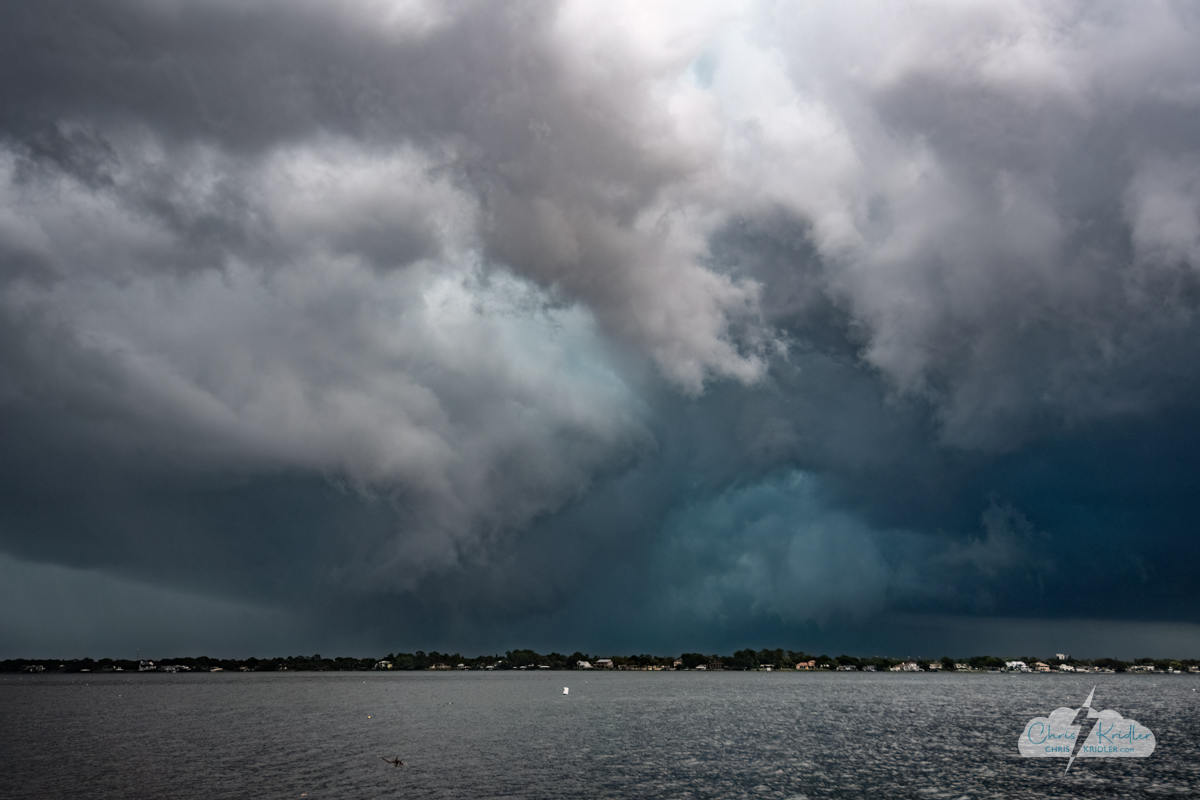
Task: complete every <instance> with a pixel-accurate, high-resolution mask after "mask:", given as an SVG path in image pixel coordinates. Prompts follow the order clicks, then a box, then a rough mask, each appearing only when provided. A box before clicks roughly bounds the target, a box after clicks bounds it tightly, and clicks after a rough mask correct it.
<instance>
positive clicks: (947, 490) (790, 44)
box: [0, 0, 1200, 657]
mask: <svg viewBox="0 0 1200 800" xmlns="http://www.w3.org/2000/svg"><path fill="white" fill-rule="evenodd" d="M0 53H2V54H3V55H2V56H0V58H3V62H4V67H5V68H4V69H2V70H0V657H17V656H62V657H70V656H85V655H90V656H93V657H101V656H120V657H132V655H133V654H134V653H135V652H136V648H141V652H142V653H148V654H155V655H158V656H160V657H162V656H168V655H187V654H200V653H208V654H213V655H244V656H248V655H259V656H264V655H273V654H277V653H312V652H321V653H324V654H327V655H328V654H334V653H342V654H364V655H370V654H383V653H387V652H392V651H414V650H418V649H422V650H431V649H439V650H447V649H449V650H461V651H462V652H464V653H476V652H491V651H495V650H499V651H503V650H506V649H510V648H514V647H533V648H535V649H542V650H551V649H557V650H560V651H564V652H571V651H573V650H575V649H583V650H588V651H590V652H655V653H664V654H666V653H672V652H679V651H682V650H703V651H707V652H718V651H719V652H729V651H731V650H733V649H736V648H740V647H745V646H752V647H764V646H765V647H785V648H789V649H796V650H799V649H804V650H808V651H810V652H830V653H836V652H851V653H854V654H858V655H875V654H881V655H897V656H906V655H924V656H934V655H936V656H941V655H945V654H950V655H954V656H967V655H972V654H976V653H983V652H988V653H994V654H998V655H1003V654H1018V653H1020V654H1025V653H1043V654H1044V653H1052V652H1062V651H1063V650H1070V651H1071V652H1073V653H1076V654H1079V655H1097V656H1099V655H1116V656H1121V657H1132V656H1138V655H1165V654H1176V655H1179V656H1191V657H1196V656H1200V604H1198V603H1197V592H1198V590H1200V577H1198V576H1200V538H1198V537H1197V519H1198V517H1200V491H1198V490H1197V487H1198V485H1200V417H1198V416H1197V411H1198V410H1200V316H1198V315H1200V12H1198V11H1197V10H1196V7H1195V6H1194V5H1193V4H1190V3H1184V2H1178V3H1173V2H1154V1H1153V0H1151V1H1149V2H1141V3H1109V2H1104V1H1103V0H1101V1H1100V2H1095V1H1088V2H1060V1H1057V0H1056V1H1055V2H1031V1H1022V0H986V2H985V1H984V0H977V1H976V2H948V1H947V2H898V3H886V4H885V3H875V2H846V1H845V0H838V1H837V2H778V1H777V0H770V1H768V0H763V1H762V2H754V1H753V0H747V1H746V2H705V0H686V1H685V0H680V1H679V2H655V3H646V2H643V1H642V0H624V1H621V0H603V2H601V0H563V2H545V1H544V0H536V2H535V1H533V0H530V2H521V1H519V0H518V1H517V2H504V3H497V2H484V1H483V0H480V1H479V2H470V1H469V0H447V2H438V1H437V0H355V1H354V2H339V3H332V2H321V1H320V0H262V2H255V3H246V2H243V1H242V0H190V1H189V0H105V1H104V2H94V1H91V0H74V1H72V0H11V1H10V2H6V3H4V4H3V5H2V6H0Z"/></svg>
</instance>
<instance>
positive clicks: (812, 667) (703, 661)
mask: <svg viewBox="0 0 1200 800" xmlns="http://www.w3.org/2000/svg"><path fill="white" fill-rule="evenodd" d="M1018 665H1020V666H1018ZM587 669H600V670H605V669H611V670H619V671H628V670H636V671H660V670H698V671H699V670H704V671H719V670H759V671H785V670H790V671H821V670H825V671H841V672H860V671H861V672H884V671H891V672H951V671H953V672H1004V671H1010V672H1011V671H1017V672H1053V673H1062V672H1114V673H1116V672H1152V673H1180V674H1184V673H1190V674H1200V660H1198V659H1172V658H1157V659H1156V658H1138V659H1134V660H1133V661H1122V660H1119V659H1115V658H1097V659H1077V658H1072V657H1071V656H1069V655H1066V654H1063V653H1056V654H1055V655H1054V656H1030V655H1024V656H1014V657H1005V658H1000V657H997V656H974V657H971V658H964V659H953V658H950V657H949V656H946V657H943V658H937V659H913V658H905V659H901V658H886V657H882V656H875V657H872V658H859V657H856V656H849V655H840V656H836V657H831V656H828V655H811V654H808V653H805V652H802V651H794V650H749V649H747V650H738V651H737V652H735V653H734V654H733V655H724V656H723V655H715V654H714V655H706V654H703V653H683V654H682V655H680V656H653V655H630V656H619V655H613V656H599V655H589V654H585V653H582V652H578V651H577V652H575V653H572V654H571V655H563V654H561V653H547V654H542V653H537V652H534V651H533V650H509V651H508V652H506V653H504V655H499V654H493V655H482V656H474V657H466V656H463V655H460V654H459V653H439V652H437V651H433V652H429V653H426V652H423V651H420V650H418V651H417V652H415V653H389V654H387V655H386V656H381V657H379V658H346V657H341V658H325V657H323V656H321V655H320V654H319V653H318V654H316V655H311V656H287V657H283V656H279V657H275V658H246V659H235V658H210V657H208V656H197V657H191V656H188V657H172V658H160V659H154V660H149V659H143V660H138V659H120V658H117V659H114V658H102V659H99V660H94V659H91V658H82V659H57V658H31V659H22V658H17V659H8V660H5V661H0V672H27V673H52V672H282V671H296V672H360V671H370V670H376V671H378V670H384V671H389V670H390V671H413V670H448V671H449V670H464V671H466V670H587Z"/></svg>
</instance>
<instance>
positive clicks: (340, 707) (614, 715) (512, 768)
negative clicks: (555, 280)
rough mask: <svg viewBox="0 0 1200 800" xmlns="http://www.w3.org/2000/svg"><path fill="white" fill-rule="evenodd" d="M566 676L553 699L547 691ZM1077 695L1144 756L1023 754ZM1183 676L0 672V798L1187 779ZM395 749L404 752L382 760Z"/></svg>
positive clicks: (1104, 793)
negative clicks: (1111, 719) (1134, 731)
mask: <svg viewBox="0 0 1200 800" xmlns="http://www.w3.org/2000/svg"><path fill="white" fill-rule="evenodd" d="M563 686H570V688H571V692H570V695H569V696H566V697H564V696H563V694H562V689H563ZM1092 686H1096V687H1097V689H1096V702H1095V705H1096V706H1097V707H1100V708H1113V709H1115V710H1117V711H1120V712H1121V713H1122V714H1123V715H1124V716H1125V717H1128V718H1132V719H1136V720H1138V721H1139V722H1141V723H1142V724H1144V725H1147V726H1148V727H1150V728H1151V730H1153V731H1154V733H1155V736H1156V739H1157V742H1158V747H1157V749H1156V751H1155V752H1154V754H1153V755H1152V756H1150V757H1149V758H1146V759H1113V760H1101V759H1090V760H1084V761H1077V762H1076V764H1075V766H1074V767H1072V769H1071V771H1070V773H1069V774H1067V775H1064V774H1063V769H1064V767H1065V765H1066V762H1065V761H1062V760H1059V759H1023V758H1020V757H1019V755H1018V753H1017V737H1018V736H1019V735H1020V733H1021V731H1022V729H1023V728H1024V726H1025V723H1026V722H1027V721H1028V720H1029V719H1030V718H1032V717H1034V716H1043V715H1045V714H1047V713H1049V712H1050V711H1051V710H1053V709H1054V708H1056V707H1058V706H1070V707H1077V706H1079V705H1080V704H1081V702H1082V701H1083V699H1084V698H1085V697H1086V696H1087V693H1088V691H1089V690H1090V689H1091V688H1092ZM1196 689H1200V677H1196V676H1190V675H1172V676H1166V675H1164V676H1142V675H1136V676H1134V675H1101V676H1090V677H1085V676H1069V675H994V674H982V675H930V674H920V675H897V674H887V673H884V674H864V673H841V674H838V673H810V674H804V673H801V674H796V673H789V672H773V673H763V672H752V673H729V672H726V673H719V672H718V673H707V674H706V673H703V672H681V673H671V672H664V673H598V672H588V673H582V672H465V673H428V672H422V673H251V674H231V673H201V674H194V673H193V674H188V673H180V674H174V675H169V674H153V673H150V674H128V673H125V674H122V673H117V674H97V673H91V674H77V675H6V676H3V677H2V678H0V797H5V798H13V799H14V800H16V799H17V798H54V797H95V798H185V797H186V798H244V797H281V798H282V797H309V798H377V797H406V798H411V797H447V798H451V797H454V798H457V797H488V798H492V797H495V798H504V797H511V798H593V797H595V798H626V797H630V798H668V797H669V798H741V797H746V798H862V797H869V798H876V797H877V798H902V797H913V798H963V797H967V798H998V799H999V798H1006V799H1007V798H1124V797H1128V798H1142V797H1147V796H1183V797H1190V796H1200V757H1198V756H1200V752H1198V749H1197V742H1198V741H1200V738H1198V737H1200V721H1198V719H1197V714H1196V712H1197V704H1198V703H1200V693H1198V692H1197V691H1196ZM397 755H398V756H399V757H400V758H402V759H403V760H404V762H405V764H406V766H404V767H400V768H395V767H392V766H389V765H388V764H385V763H383V761H382V759H383V758H384V757H387V758H393V757H395V756H397Z"/></svg>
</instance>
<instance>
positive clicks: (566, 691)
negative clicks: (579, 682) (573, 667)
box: [563, 686, 571, 694]
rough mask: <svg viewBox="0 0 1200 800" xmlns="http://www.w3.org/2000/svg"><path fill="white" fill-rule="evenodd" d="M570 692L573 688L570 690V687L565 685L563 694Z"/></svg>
mask: <svg viewBox="0 0 1200 800" xmlns="http://www.w3.org/2000/svg"><path fill="white" fill-rule="evenodd" d="M570 693H571V690H570V689H568V688H567V687H566V686H564V687H563V694H570Z"/></svg>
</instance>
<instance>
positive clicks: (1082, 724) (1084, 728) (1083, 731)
mask: <svg viewBox="0 0 1200 800" xmlns="http://www.w3.org/2000/svg"><path fill="white" fill-rule="evenodd" d="M1095 696H1096V687H1095V686H1093V687H1092V691H1090V692H1089V693H1088V696H1087V700H1084V701H1083V705H1081V706H1080V707H1079V711H1078V713H1076V715H1075V720H1074V721H1073V722H1072V724H1076V723H1078V725H1079V735H1078V736H1077V737H1076V739H1075V747H1074V748H1073V749H1072V750H1071V758H1070V760H1069V761H1067V768H1066V769H1065V770H1063V774H1064V775H1066V774H1067V773H1068V772H1070V771H1071V765H1072V764H1074V763H1075V757H1076V756H1078V755H1079V750H1080V748H1082V747H1083V743H1084V742H1086V741H1087V738H1088V736H1089V735H1090V734H1091V732H1092V728H1094V727H1096V720H1097V719H1098V718H1099V717H1100V714H1099V713H1098V712H1097V711H1096V710H1095V709H1093V708H1092V698H1093V697H1095ZM1085 711H1086V712H1087V714H1086V715H1085V716H1084V717H1083V718H1082V719H1081V718H1080V716H1079V715H1080V714H1083V713H1084V712H1085Z"/></svg>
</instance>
